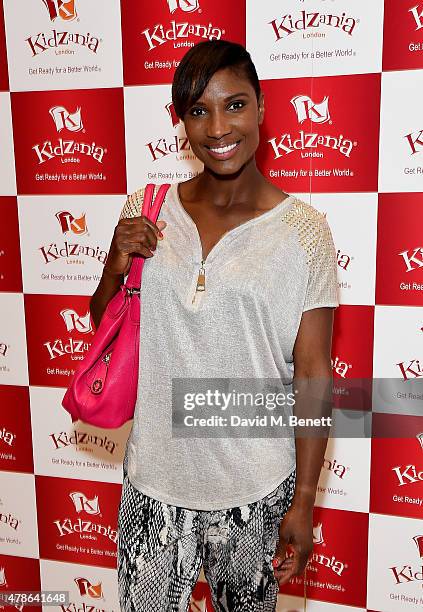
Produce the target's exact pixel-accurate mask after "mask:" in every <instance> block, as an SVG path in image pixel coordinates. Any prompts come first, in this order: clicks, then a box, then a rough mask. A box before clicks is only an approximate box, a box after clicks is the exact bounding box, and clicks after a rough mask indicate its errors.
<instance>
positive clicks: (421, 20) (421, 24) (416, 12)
mask: <svg viewBox="0 0 423 612" xmlns="http://www.w3.org/2000/svg"><path fill="white" fill-rule="evenodd" d="M408 12H409V13H411V14H412V15H413V18H414V21H415V24H416V32H417V31H418V30H420V29H421V28H423V4H416V6H413V8H410V9H408Z"/></svg>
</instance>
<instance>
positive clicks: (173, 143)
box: [145, 102, 196, 161]
mask: <svg viewBox="0 0 423 612" xmlns="http://www.w3.org/2000/svg"><path fill="white" fill-rule="evenodd" d="M165 110H166V112H167V113H168V115H169V118H170V121H171V123H172V127H173V128H176V127H177V126H178V125H179V123H180V119H179V118H178V117H177V116H176V113H175V109H174V107H173V103H172V102H170V103H168V104H166V105H165ZM145 146H146V147H147V149H148V152H149V153H150V156H151V160H152V161H157V160H159V159H163V158H164V157H167V156H168V155H173V154H176V155H177V157H176V159H177V160H182V159H183V160H188V159H190V160H195V159H196V157H195V155H194V154H193V152H192V149H191V145H190V143H189V140H188V138H187V137H186V135H185V134H174V135H173V136H171V137H165V138H158V139H157V140H154V141H150V142H148V143H147V144H146V145H145Z"/></svg>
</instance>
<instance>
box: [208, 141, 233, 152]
mask: <svg viewBox="0 0 423 612" xmlns="http://www.w3.org/2000/svg"><path fill="white" fill-rule="evenodd" d="M240 142H241V141H240V140H237V141H236V142H233V143H232V144H230V145H225V146H223V147H211V146H210V145H205V147H206V149H209V151H212V152H213V153H222V154H223V153H229V151H232V149H235V147H236V146H237V145H238V144H239V143H240Z"/></svg>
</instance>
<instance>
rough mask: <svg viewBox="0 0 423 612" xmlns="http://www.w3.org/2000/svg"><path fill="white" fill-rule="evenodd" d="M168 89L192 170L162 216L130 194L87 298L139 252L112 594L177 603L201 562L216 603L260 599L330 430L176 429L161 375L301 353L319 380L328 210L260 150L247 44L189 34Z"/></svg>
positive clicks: (238, 370) (287, 562)
mask: <svg viewBox="0 0 423 612" xmlns="http://www.w3.org/2000/svg"><path fill="white" fill-rule="evenodd" d="M172 99H173V104H174V109H175V112H176V114H177V115H178V117H179V118H180V119H182V120H183V121H184V124H185V130H186V134H187V137H188V139H189V142H190V145H191V148H192V151H193V153H194V154H195V155H196V156H197V157H198V158H199V159H200V160H201V161H202V162H203V163H204V170H203V172H201V173H200V174H199V175H198V176H196V177H195V178H193V179H191V180H188V181H185V182H182V183H179V184H178V183H174V184H172V186H171V188H170V189H169V191H168V193H167V195H166V198H165V201H164V203H163V205H162V208H161V211H160V214H159V217H158V220H157V223H156V224H154V223H152V222H150V221H149V220H147V219H146V218H145V217H142V216H140V210H141V209H140V206H141V203H140V199H141V198H142V190H141V192H139V193H138V194H133V195H132V196H131V197H129V198H128V201H127V203H126V205H125V207H124V209H123V211H122V214H121V219H120V221H119V223H118V225H117V227H116V229H115V233H114V237H113V241H112V244H111V248H110V254H109V258H108V260H107V263H106V265H105V268H104V273H103V276H102V279H101V281H100V284H99V286H98V288H97V290H96V292H95V294H94V296H93V298H92V301H91V312H92V316H93V319H94V322H95V323H96V324H97V325H98V323H99V321H100V319H101V316H102V313H103V311H104V308H105V306H106V304H107V302H108V301H109V300H110V298H111V297H112V296H113V295H114V294H115V293H116V291H117V290H118V288H119V286H120V285H121V283H122V281H123V275H124V274H125V273H127V271H128V269H129V266H130V261H131V257H132V256H133V255H141V256H143V257H145V258H147V260H146V262H145V266H144V271H143V280H142V306H141V332H140V334H141V335H140V338H141V342H140V373H139V386H138V401H137V407H136V410H135V416H134V423H133V428H132V431H131V435H130V438H129V440H128V445H127V453H126V456H125V461H124V482H123V488H122V498H121V503H120V507H119V523H118V527H119V541H118V582H119V596H120V603H121V607H122V609H123V610H137V611H145V612H156V611H157V612H163V611H166V610H169V611H170V610H187V609H188V605H189V600H190V595H191V592H192V589H193V587H194V585H195V583H196V580H197V577H198V574H199V572H200V569H201V565H202V564H203V568H204V574H205V577H206V579H207V581H208V583H209V585H210V588H211V593H212V599H213V604H214V607H215V609H216V610H219V611H221V610H225V611H226V610H228V611H229V610H230V611H232V612H238V611H241V610H242V611H243V612H245V611H255V610H269V611H270V610H274V609H275V605H276V599H277V593H278V590H279V584H284V583H286V582H287V581H288V580H289V579H290V578H292V577H293V576H294V575H298V574H301V573H302V572H303V571H304V568H305V565H306V563H307V559H308V556H309V555H310V553H311V550H312V545H313V540H312V509H313V504H314V500H315V495H316V489H317V481H318V478H319V473H320V469H321V465H322V462H323V456H324V450H325V447H326V443H327V437H326V438H325V437H323V438H322V437H320V438H318V439H316V438H315V439H313V438H310V437H297V436H296V437H295V440H294V439H293V437H292V436H291V437H285V438H283V437H280V436H279V437H275V438H272V437H271V436H269V437H267V438H259V437H253V436H254V434H251V436H250V437H247V438H246V437H229V436H228V437H217V436H216V437H208V438H204V437H200V436H199V435H196V434H193V435H192V436H191V437H186V438H177V437H176V436H173V437H172V427H171V415H172V379H175V378H182V379H187V378H192V379H195V380H198V379H204V378H213V379H214V378H220V379H222V378H223V379H226V380H227V379H230V380H231V382H234V381H236V380H237V379H239V378H245V379H248V378H250V379H252V380H257V379H261V378H267V379H268V378H274V379H275V378H276V379H281V378H282V379H285V380H288V381H289V382H292V378H293V373H294V367H295V379H303V380H311V379H313V378H317V377H318V378H320V379H322V380H324V381H325V382H326V383H329V386H330V379H331V361H330V347H331V335H332V318H333V307H336V306H337V305H338V301H337V297H336V260H335V249H334V246H333V242H332V237H331V234H330V230H329V227H328V225H327V222H326V219H325V217H324V216H323V215H322V214H321V213H319V212H318V211H316V210H315V209H314V208H313V207H312V206H310V205H308V204H305V203H303V202H301V201H299V200H298V199H296V198H294V197H293V196H290V195H288V194H286V193H284V192H283V191H281V190H280V189H278V188H277V187H275V186H274V185H272V184H271V183H269V182H268V181H267V180H266V179H265V177H264V176H263V175H262V174H261V172H260V171H259V170H258V169H257V167H256V162H255V151H256V149H257V146H258V144H259V126H260V125H261V124H262V122H263V118H264V97H263V94H262V92H261V90H260V85H259V81H258V78H257V73H256V70H255V68H254V65H253V63H252V61H251V58H250V55H249V53H248V52H247V51H246V50H245V48H244V47H242V46H241V45H238V44H235V43H231V42H228V41H223V40H218V41H206V42H202V43H200V44H198V45H195V46H194V47H193V48H191V49H190V50H189V51H188V52H187V53H186V55H185V56H184V58H183V59H182V61H181V63H180V64H179V66H178V68H177V70H176V72H175V76H174V80H173V85H172ZM165 228H166V229H165ZM161 230H165V231H164V232H162V231H161ZM288 386H289V385H288ZM322 405H323V402H322ZM288 544H289V545H290V546H291V550H292V551H293V554H292V555H290V556H286V553H287V552H288V551H287V545H288ZM278 583H279V584H278Z"/></svg>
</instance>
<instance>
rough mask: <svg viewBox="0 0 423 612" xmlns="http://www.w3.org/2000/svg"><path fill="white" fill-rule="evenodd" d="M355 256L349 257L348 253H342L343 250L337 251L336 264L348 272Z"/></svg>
mask: <svg viewBox="0 0 423 612" xmlns="http://www.w3.org/2000/svg"><path fill="white" fill-rule="evenodd" d="M353 259H354V256H351V255H348V254H347V253H341V249H338V250H337V251H336V262H337V264H338V266H339V267H340V268H342V270H348V267H349V265H350V263H351V261H352V260H353Z"/></svg>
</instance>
